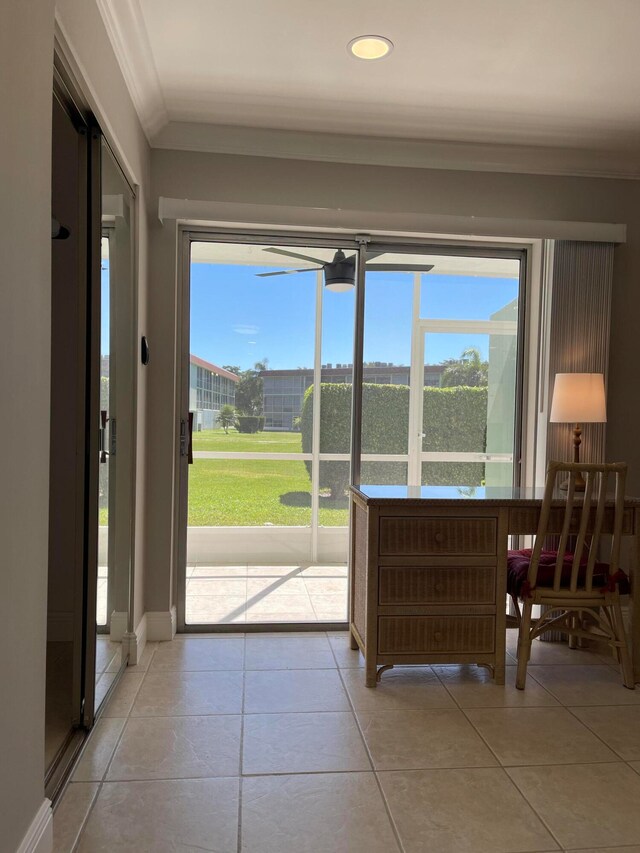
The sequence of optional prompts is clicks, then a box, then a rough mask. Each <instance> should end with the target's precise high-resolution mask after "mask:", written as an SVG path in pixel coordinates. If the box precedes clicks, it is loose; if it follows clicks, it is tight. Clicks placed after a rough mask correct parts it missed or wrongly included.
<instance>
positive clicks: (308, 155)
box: [103, 0, 640, 180]
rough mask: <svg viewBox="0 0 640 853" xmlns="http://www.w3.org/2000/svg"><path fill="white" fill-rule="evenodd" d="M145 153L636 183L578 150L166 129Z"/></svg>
mask: <svg viewBox="0 0 640 853" xmlns="http://www.w3.org/2000/svg"><path fill="white" fill-rule="evenodd" d="M103 2H105V0H103ZM151 146H152V148H160V149H172V150H181V151H199V152H205V153H211V154H241V155H246V156H254V157H275V158H282V159H292V160H316V161H321V162H328V163H351V164H355V165H368V166H400V167H407V168H420V169H452V170H463V171H472V172H478V171H481V172H510V173H525V174H534V175H536V174H537V175H556V176H571V177H581V178H584V177H588V178H620V179H626V180H640V156H638V155H637V154H634V153H632V152H629V153H623V152H620V151H596V150H589V149H580V148H560V147H546V146H524V145H497V144H496V145H490V144H485V143H471V142H447V141H442V140H440V141H436V140H421V139H406V138H405V139H401V138H398V139H396V138H392V137H373V136H353V135H348V134H335V133H310V132H307V131H290V130H277V129H269V128H257V127H240V126H235V125H214V124H204V123H198V122H168V123H167V124H166V125H165V126H164V127H163V128H162V129H161V130H160V131H158V133H156V135H155V136H154V137H153V139H152V141H151Z"/></svg>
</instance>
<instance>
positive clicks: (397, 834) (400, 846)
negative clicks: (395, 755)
mask: <svg viewBox="0 0 640 853" xmlns="http://www.w3.org/2000/svg"><path fill="white" fill-rule="evenodd" d="M348 636H349V635H348V634H347V637H346V638H345V639H347V638H348ZM328 639H329V638H328V635H327V640H328ZM329 646H330V647H331V653H332V655H333V659H334V660H335V662H336V667H337V672H338V677H339V678H340V682H341V684H342V689H343V690H344V692H345V694H346V696H347V701H348V702H349V707H350V708H351V714H352V716H353V719H354V722H355V725H356V729H357V730H358V734H359V735H360V740H361V741H362V745H363V746H364V750H365V753H366V755H367V759H368V760H369V765H370V767H371V771H372V773H373V778H374V779H375V782H376V786H377V788H378V792H379V794H380V796H381V798H382V802H383V804H384V808H385V811H386V813H387V817H388V819H389V824H390V826H391V832H392V833H393V836H394V838H395V840H396V844H397V845H398V850H400V851H401V853H405V848H404V845H403V844H402V840H401V838H400V832H399V830H398V827H397V825H396V822H395V820H394V817H393V815H392V813H391V808H390V806H389V803H388V802H387V798H386V797H385V795H384V791H383V790H382V785H381V783H380V779H379V778H378V774H377V773H376V768H375V764H374V762H373V756H372V755H371V751H370V750H369V745H368V744H367V740H366V738H365V736H364V733H363V731H362V727H361V726H360V721H359V720H358V715H357V714H356V709H355V707H354V704H353V701H352V699H351V696H350V694H349V691H348V690H347V685H346V683H345V680H344V678H343V676H342V671H341V669H340V667H339V666H338V658H337V657H336V653H335V651H334V648H333V645H332V644H331V642H329ZM362 675H363V676H364V672H363V673H362Z"/></svg>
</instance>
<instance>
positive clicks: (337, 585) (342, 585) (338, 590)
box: [304, 575, 348, 606]
mask: <svg viewBox="0 0 640 853" xmlns="http://www.w3.org/2000/svg"><path fill="white" fill-rule="evenodd" d="M347 584H348V582H347V578H346V577H344V578H319V577H309V576H308V575H305V578H304V585H305V587H306V588H307V592H308V593H309V595H312V596H313V595H341V596H343V598H344V600H345V602H346V599H347ZM345 606H346V605H345Z"/></svg>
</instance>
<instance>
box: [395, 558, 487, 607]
mask: <svg viewBox="0 0 640 853" xmlns="http://www.w3.org/2000/svg"><path fill="white" fill-rule="evenodd" d="M495 588H496V570H495V567H494V566H462V567H460V566H433V567H432V566H429V567H426V566H381V567H380V583H379V587H378V591H379V603H380V604H384V605H395V604H493V603H494V601H495Z"/></svg>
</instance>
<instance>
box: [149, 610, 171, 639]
mask: <svg viewBox="0 0 640 853" xmlns="http://www.w3.org/2000/svg"><path fill="white" fill-rule="evenodd" d="M145 616H146V617H147V640H149V641H150V642H156V641H160V642H163V641H167V640H173V638H174V637H175V635H176V626H177V622H178V617H177V613H176V608H175V607H172V608H171V610H157V611H147V613H145Z"/></svg>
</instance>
